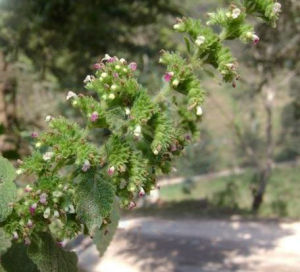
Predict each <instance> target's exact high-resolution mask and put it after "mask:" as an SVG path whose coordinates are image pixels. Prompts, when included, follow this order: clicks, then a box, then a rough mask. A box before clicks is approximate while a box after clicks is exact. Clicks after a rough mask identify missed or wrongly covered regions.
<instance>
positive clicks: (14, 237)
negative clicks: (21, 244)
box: [12, 231, 19, 240]
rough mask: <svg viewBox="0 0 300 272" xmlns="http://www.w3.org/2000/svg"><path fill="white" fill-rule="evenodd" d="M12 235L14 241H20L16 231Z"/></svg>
mask: <svg viewBox="0 0 300 272" xmlns="http://www.w3.org/2000/svg"><path fill="white" fill-rule="evenodd" d="M12 234H13V239H14V240H18V239H19V235H18V233H17V232H16V231H14V232H13V233H12Z"/></svg>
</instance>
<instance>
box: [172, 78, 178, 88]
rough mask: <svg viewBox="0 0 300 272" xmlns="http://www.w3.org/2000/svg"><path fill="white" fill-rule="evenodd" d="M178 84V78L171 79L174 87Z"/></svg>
mask: <svg viewBox="0 0 300 272" xmlns="http://www.w3.org/2000/svg"><path fill="white" fill-rule="evenodd" d="M178 84H179V80H178V79H174V80H173V81H172V85H173V86H174V87H177V86H178Z"/></svg>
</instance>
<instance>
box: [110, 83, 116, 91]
mask: <svg viewBox="0 0 300 272" xmlns="http://www.w3.org/2000/svg"><path fill="white" fill-rule="evenodd" d="M117 88H118V86H117V85H116V84H113V85H111V87H110V89H111V90H112V91H115V90H116V89H117Z"/></svg>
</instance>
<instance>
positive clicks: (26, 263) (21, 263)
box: [0, 244, 39, 272]
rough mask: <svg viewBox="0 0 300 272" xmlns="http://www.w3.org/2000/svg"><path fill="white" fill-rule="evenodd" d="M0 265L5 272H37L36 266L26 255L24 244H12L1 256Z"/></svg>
mask: <svg viewBox="0 0 300 272" xmlns="http://www.w3.org/2000/svg"><path fill="white" fill-rule="evenodd" d="M1 265H2V268H3V270H1V268H0V271H1V272H2V271H6V272H18V271H22V272H39V270H38V269H37V267H36V265H35V264H34V263H33V262H32V261H31V260H30V259H29V257H28V255H27V247H26V246H25V245H24V244H14V245H13V246H12V247H11V248H10V249H9V250H8V251H7V252H6V253H5V254H4V255H2V256H1Z"/></svg>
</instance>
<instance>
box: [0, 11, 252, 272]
mask: <svg viewBox="0 0 300 272" xmlns="http://www.w3.org/2000/svg"><path fill="white" fill-rule="evenodd" d="M234 12H235V11H234V10H232V15H230V16H229V17H228V16H227V17H226V18H227V19H224V18H223V19H222V20H221V19H220V20H219V19H218V20H216V22H219V23H222V25H224V26H226V27H227V26H228V25H231V23H230V22H231V21H232V20H233V19H236V18H238V17H239V16H242V17H241V18H240V19H239V20H238V22H240V23H238V24H234V25H233V26H231V27H232V28H233V29H234V30H236V31H235V32H232V33H238V34H234V35H233V34H232V35H231V36H228V35H227V36H226V35H225V36H224V35H223V34H222V33H221V34H220V35H219V34H217V33H215V32H214V31H213V29H211V28H209V27H207V26H203V25H202V24H201V22H200V21H195V20H193V19H182V20H179V21H178V23H177V24H176V25H175V26H174V28H175V29H176V30H178V31H179V32H183V33H186V35H187V36H188V39H189V41H190V43H188V51H189V54H187V55H185V56H181V55H179V54H178V53H170V52H166V51H163V52H162V56H161V59H160V62H161V63H162V64H164V65H166V66H167V72H166V74H165V75H164V80H165V81H166V83H167V84H166V87H165V88H164V89H162V90H161V91H158V92H157V94H156V95H155V96H154V97H152V96H151V95H150V94H149V92H147V91H146V90H145V89H144V88H143V87H142V86H141V85H140V84H139V83H138V80H137V79H136V75H135V73H136V72H135V71H136V69H137V64H136V63H134V62H131V63H127V61H126V60H125V59H123V58H121V59H119V58H118V57H111V56H109V55H105V57H104V58H103V59H102V60H101V61H99V62H98V63H96V64H95V65H94V68H95V73H94V74H93V75H87V77H86V78H85V79H84V84H85V88H86V89H87V91H88V93H87V95H85V94H78V95H77V94H75V93H74V92H72V91H69V92H68V94H67V97H66V98H67V100H70V101H71V103H72V105H73V107H75V108H76V109H78V110H79V111H80V112H81V113H83V115H84V117H85V118H87V122H86V125H85V126H84V127H83V128H82V127H81V126H80V125H79V124H77V123H75V122H71V121H69V120H67V119H66V118H63V117H52V116H47V118H46V121H47V122H48V124H49V129H48V130H46V131H45V132H44V133H42V134H41V135H37V137H36V143H35V147H36V149H35V151H34V152H33V155H32V156H31V157H29V158H27V159H25V160H24V162H23V163H21V165H20V169H18V173H19V174H21V173H24V174H33V176H34V177H35V180H34V183H33V185H32V186H27V187H26V188H25V192H24V193H23V194H22V195H21V196H20V199H18V200H17V201H16V202H15V203H14V205H13V206H10V205H9V202H13V201H14V200H15V199H14V198H15V196H14V193H15V187H13V188H14V190H13V188H12V186H15V185H14V184H13V183H12V182H11V181H9V182H4V183H2V184H1V185H0V186H3V187H2V188H0V189H1V190H0V192H1V194H2V195H1V198H0V199H1V204H0V205H2V206H3V207H4V208H2V206H0V207H1V209H2V210H3V211H2V210H1V213H2V214H1V217H2V219H6V221H5V223H4V225H5V226H4V228H5V231H6V232H7V233H8V234H9V235H11V236H12V237H13V238H14V239H15V240H17V242H18V241H25V242H26V244H30V243H31V245H30V247H29V251H28V252H29V257H30V258H31V259H32V260H33V262H34V263H35V264H36V265H37V267H38V268H39V269H40V270H41V271H75V270H76V258H75V257H74V255H73V254H71V253H66V252H64V251H63V250H62V249H59V248H57V246H56V245H55V242H54V238H52V236H53V237H55V238H56V239H58V240H62V239H65V238H74V237H76V236H77V235H78V234H79V233H81V232H83V233H84V234H89V235H90V236H93V235H94V234H95V240H94V241H95V243H96V244H97V247H98V249H99V251H100V254H103V252H104V251H105V249H106V248H107V246H108V244H109V242H110V241H111V239H112V236H113V233H114V232H115V230H116V228H117V224H118V223H117V222H118V214H117V211H116V209H117V206H118V205H121V206H122V207H127V208H129V209H131V208H133V207H134V206H135V200H136V198H137V197H141V196H143V195H144V194H145V193H150V191H151V189H153V188H155V186H156V179H157V175H158V174H160V173H169V172H170V171H171V165H172V162H173V161H174V159H175V158H176V157H177V156H179V155H181V154H182V150H183V149H184V147H185V146H186V145H187V144H188V143H189V142H190V139H191V136H193V135H195V134H196V132H197V122H198V121H200V120H201V118H202V114H203V111H202V104H203V103H204V97H205V91H204V90H203V89H202V86H201V84H200V80H199V73H200V72H202V71H203V70H204V69H205V66H206V65H209V66H213V67H214V68H215V69H216V70H218V71H219V72H220V73H221V74H222V76H223V79H224V81H225V82H232V83H233V84H235V80H236V78H237V72H236V64H235V59H234V58H233V57H232V54H231V52H230V50H229V49H228V48H227V47H225V46H224V45H223V41H224V40H225V39H232V38H237V37H241V36H242V35H243V33H244V32H241V31H240V29H242V28H243V27H244V29H243V31H246V29H247V26H245V24H244V17H245V16H246V14H244V13H243V14H240V13H239V14H238V15H237V17H236V18H234V16H236V15H233V14H235V13H234ZM215 16H216V17H218V16H219V15H218V13H216V15H215ZM211 17H213V16H211ZM237 29H239V30H237ZM250 34H251V35H252V36H253V35H254V34H253V33H250ZM252 36H251V37H252ZM253 37H255V36H253ZM91 93H94V95H93V96H90V94H91ZM95 131H105V132H106V136H105V138H104V140H103V142H101V143H100V144H99V145H100V146H98V145H95V144H92V143H91V135H95ZM9 186H10V187H9ZM115 198H117V199H118V202H117V201H115V204H114V208H113V202H114V199H115ZM2 200H3V201H2Z"/></svg>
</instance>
